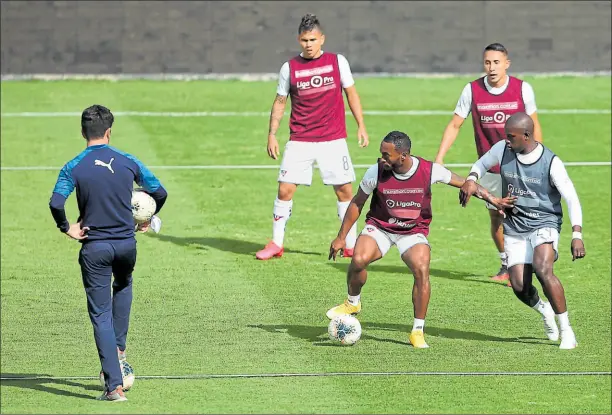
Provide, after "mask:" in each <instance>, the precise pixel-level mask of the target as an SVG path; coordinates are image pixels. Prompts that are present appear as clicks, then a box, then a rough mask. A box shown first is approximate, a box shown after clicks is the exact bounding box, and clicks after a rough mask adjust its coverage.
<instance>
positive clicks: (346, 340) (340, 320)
mask: <svg viewBox="0 0 612 415" xmlns="http://www.w3.org/2000/svg"><path fill="white" fill-rule="evenodd" d="M327 332H328V333H329V337H330V338H331V339H332V340H336V341H338V342H340V343H342V344H344V345H347V346H350V345H353V344H355V343H357V340H359V338H360V337H361V323H359V320H357V318H355V317H353V316H350V315H345V316H338V317H334V318H333V319H332V321H330V322H329V326H328V327H327Z"/></svg>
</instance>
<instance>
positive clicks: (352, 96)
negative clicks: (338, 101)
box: [344, 85, 370, 147]
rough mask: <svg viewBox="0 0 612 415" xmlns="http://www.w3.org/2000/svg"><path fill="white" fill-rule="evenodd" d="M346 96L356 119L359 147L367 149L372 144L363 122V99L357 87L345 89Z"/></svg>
mask: <svg viewBox="0 0 612 415" xmlns="http://www.w3.org/2000/svg"><path fill="white" fill-rule="evenodd" d="M344 93H345V94H346V100H347V101H348V105H349V108H350V109H351V112H352V113H353V117H355V121H356V122H357V139H358V140H359V147H367V146H368V144H369V143H370V139H369V137H368V133H367V131H366V127H365V123H364V122H363V109H362V108H361V99H360V98H359V94H358V93H357V88H355V85H352V86H349V87H348V88H344Z"/></svg>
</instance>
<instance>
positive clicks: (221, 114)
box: [2, 108, 612, 118]
mask: <svg viewBox="0 0 612 415" xmlns="http://www.w3.org/2000/svg"><path fill="white" fill-rule="evenodd" d="M611 112H612V111H611V110H610V109H588V108H587V109H582V108H569V109H539V110H538V113H539V114H553V115H562V114H587V115H589V114H610V113H611ZM363 113H364V114H365V115H407V116H418V115H420V116H428V115H452V114H453V112H452V111H444V110H406V111H401V110H400V111H375V110H372V111H364V112H363ZM113 114H114V115H115V116H123V117H129V116H132V117H268V116H270V112H269V111H268V112H261V111H192V112H163V111H116V112H114V113H113ZM350 114H351V113H350V112H348V111H347V112H346V115H350ZM285 115H288V113H285ZM80 116H81V113H80V112H6V113H3V114H2V117H6V118H15V117H80Z"/></svg>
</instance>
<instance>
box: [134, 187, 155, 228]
mask: <svg viewBox="0 0 612 415" xmlns="http://www.w3.org/2000/svg"><path fill="white" fill-rule="evenodd" d="M155 209H157V204H156V203H155V199H153V198H152V197H151V196H149V195H148V194H146V193H145V192H143V191H141V190H134V191H133V192H132V215H133V216H134V220H135V221H136V223H137V224H139V225H140V224H141V223H145V222H148V221H150V220H151V218H152V217H153V214H154V213H155Z"/></svg>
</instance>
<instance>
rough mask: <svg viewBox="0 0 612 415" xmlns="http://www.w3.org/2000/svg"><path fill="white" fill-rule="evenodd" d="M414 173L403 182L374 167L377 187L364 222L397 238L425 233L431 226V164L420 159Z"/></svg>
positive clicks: (379, 165) (390, 172) (390, 173)
mask: <svg viewBox="0 0 612 415" xmlns="http://www.w3.org/2000/svg"><path fill="white" fill-rule="evenodd" d="M417 158H418V159H419V166H418V168H417V170H416V171H415V172H414V174H413V175H412V176H411V177H410V178H409V179H405V180H400V179H398V178H396V177H395V175H394V174H393V172H392V171H390V170H385V169H383V163H382V162H381V163H379V164H378V184H377V185H376V189H375V190H374V192H372V201H371V203H370V211H369V212H368V213H367V215H366V223H367V224H370V225H374V226H376V227H377V228H379V229H382V230H384V231H386V232H390V233H396V234H401V235H413V234H417V233H422V234H423V235H425V236H427V235H428V234H429V224H430V223H431V218H432V213H431V171H432V166H433V163H432V162H431V161H427V160H424V159H422V158H420V157H417Z"/></svg>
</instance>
